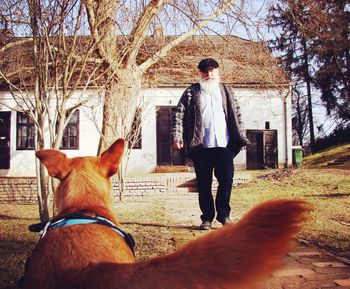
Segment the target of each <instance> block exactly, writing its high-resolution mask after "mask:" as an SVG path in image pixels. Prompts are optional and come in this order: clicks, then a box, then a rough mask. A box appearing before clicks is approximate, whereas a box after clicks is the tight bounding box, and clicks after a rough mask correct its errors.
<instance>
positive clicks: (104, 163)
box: [99, 138, 124, 177]
mask: <svg viewBox="0 0 350 289" xmlns="http://www.w3.org/2000/svg"><path fill="white" fill-rule="evenodd" d="M123 153H124V140H123V139H121V138H120V139H117V140H116V141H115V142H114V143H113V144H112V145H111V146H110V147H109V148H108V149H107V150H106V151H104V152H103V153H102V155H101V156H100V162H99V165H100V168H101V169H102V170H103V171H104V172H105V174H106V176H108V177H111V176H113V175H114V174H115V173H116V172H117V171H118V166H119V163H120V161H121V158H122V156H123Z"/></svg>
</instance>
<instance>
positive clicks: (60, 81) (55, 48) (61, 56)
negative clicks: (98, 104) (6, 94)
mask: <svg viewBox="0 0 350 289" xmlns="http://www.w3.org/2000/svg"><path fill="white" fill-rule="evenodd" d="M25 4H26V5H24V4H23V3H22V2H21V1H20V2H14V1H11V0H9V1H4V2H3V3H2V6H1V7H2V9H1V12H3V11H8V10H6V8H8V9H16V10H15V11H16V13H15V12H13V13H10V14H9V15H8V16H7V17H3V19H5V21H6V23H8V25H11V28H12V29H13V30H17V31H18V30H21V31H22V32H21V33H23V34H24V35H27V36H26V37H24V38H13V39H8V41H7V42H6V43H5V44H4V45H3V46H2V47H1V48H0V59H2V63H1V68H0V77H1V78H0V80H1V82H2V83H3V84H5V85H6V86H7V87H8V89H9V90H10V91H11V94H12V97H13V100H14V102H15V105H14V106H11V107H10V109H11V110H14V111H19V112H22V113H25V114H27V115H28V116H29V117H30V118H31V119H32V120H33V121H34V124H35V128H36V141H35V150H40V149H43V148H44V147H45V146H46V144H45V141H46V140H45V132H44V131H45V129H46V128H48V129H49V144H48V146H49V147H50V148H54V149H58V148H59V147H60V144H61V141H62V135H63V131H64V128H65V126H66V124H67V122H68V121H69V118H70V116H71V115H72V113H73V112H74V111H75V110H76V109H77V108H78V107H80V106H81V105H83V104H85V103H86V102H88V101H89V98H90V97H91V96H92V95H90V96H89V94H88V93H85V95H84V97H76V95H75V94H74V93H75V92H76V91H77V90H79V91H82V92H84V91H85V92H86V91H87V88H88V87H89V86H90V85H92V84H95V85H96V84H97V83H98V81H100V79H101V78H103V77H104V73H103V69H102V68H101V67H102V62H101V61H100V60H96V59H94V58H93V53H94V50H95V49H94V45H95V44H94V42H93V41H92V39H91V38H88V37H81V36H79V32H80V29H81V27H82V21H83V18H84V6H83V4H82V3H78V2H75V1H70V0H57V1H49V2H42V1H37V0H30V1H28V2H27V3H25ZM91 64H93V65H91ZM101 72H102V73H101ZM80 95H81V94H80ZM5 105H6V104H5ZM47 124H48V125H47ZM37 178H38V182H37V184H38V201H39V213H40V218H41V220H42V221H45V220H48V219H49V195H50V194H49V191H50V189H51V186H47V184H46V181H45V171H44V167H43V166H42V164H41V163H39V162H37ZM48 189H49V190H48Z"/></svg>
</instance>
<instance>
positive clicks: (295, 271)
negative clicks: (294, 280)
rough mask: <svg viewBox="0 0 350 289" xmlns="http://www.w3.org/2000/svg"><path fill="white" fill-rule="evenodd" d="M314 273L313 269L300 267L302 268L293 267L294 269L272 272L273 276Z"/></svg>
mask: <svg viewBox="0 0 350 289" xmlns="http://www.w3.org/2000/svg"><path fill="white" fill-rule="evenodd" d="M311 274H315V271H313V270H311V269H302V268H295V269H281V270H277V271H276V272H274V273H273V274H272V276H274V277H282V276H307V275H311Z"/></svg>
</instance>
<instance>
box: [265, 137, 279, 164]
mask: <svg viewBox="0 0 350 289" xmlns="http://www.w3.org/2000/svg"><path fill="white" fill-rule="evenodd" d="M264 156H265V157H264V165H265V167H269V168H273V169H276V168H278V149H277V130H266V131H264Z"/></svg>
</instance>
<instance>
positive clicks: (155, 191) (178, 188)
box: [0, 174, 194, 204]
mask: <svg viewBox="0 0 350 289" xmlns="http://www.w3.org/2000/svg"><path fill="white" fill-rule="evenodd" d="M193 178H194V175H193V174H178V175H176V174H150V175H146V176H141V177H128V178H127V179H126V184H125V191H124V194H123V197H124V196H125V197H128V196H149V195H161V194H164V193H177V194H182V193H186V192H189V191H193V183H192V182H191V180H193ZM187 183H189V184H187ZM112 185H113V189H112V192H113V197H114V199H115V200H118V199H119V198H120V196H119V186H118V180H117V178H116V177H114V178H112ZM188 187H189V188H188ZM36 202H37V195H36V178H30V177H2V178H0V203H18V204H32V203H36Z"/></svg>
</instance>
